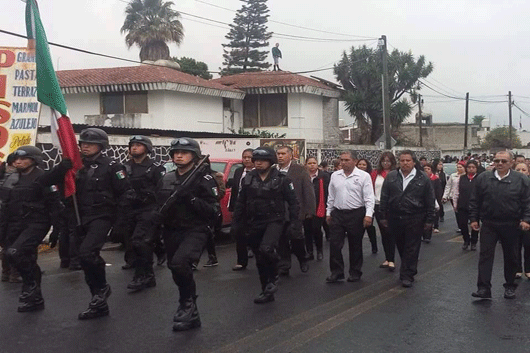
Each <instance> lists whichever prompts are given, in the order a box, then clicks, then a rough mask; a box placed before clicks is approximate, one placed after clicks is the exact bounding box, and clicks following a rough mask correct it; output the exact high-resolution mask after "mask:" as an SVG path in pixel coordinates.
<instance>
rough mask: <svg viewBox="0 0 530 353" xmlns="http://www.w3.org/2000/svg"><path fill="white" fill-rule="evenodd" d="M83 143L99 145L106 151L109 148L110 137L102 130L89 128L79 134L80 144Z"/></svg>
mask: <svg viewBox="0 0 530 353" xmlns="http://www.w3.org/2000/svg"><path fill="white" fill-rule="evenodd" d="M81 142H86V143H95V144H98V145H100V146H101V149H102V150H104V149H107V148H108V147H109V135H107V133H106V132H105V131H103V130H101V129H98V128H96V127H89V128H87V129H84V130H83V131H81V133H80V134H79V143H81Z"/></svg>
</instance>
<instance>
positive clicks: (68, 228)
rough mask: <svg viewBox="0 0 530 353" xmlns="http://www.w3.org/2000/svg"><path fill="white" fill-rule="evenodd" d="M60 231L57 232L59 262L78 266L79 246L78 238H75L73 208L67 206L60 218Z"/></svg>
mask: <svg viewBox="0 0 530 353" xmlns="http://www.w3.org/2000/svg"><path fill="white" fill-rule="evenodd" d="M60 217H62V218H63V219H62V222H61V229H60V230H59V232H60V233H59V257H60V258H61V262H66V263H68V264H71V265H72V264H73V265H78V264H79V262H80V260H79V246H80V245H81V242H80V239H79V237H76V236H75V228H76V226H77V219H76V215H75V211H74V208H73V206H71V205H70V206H68V207H67V208H66V209H65V210H64V211H63V212H62V213H61V216H60ZM54 227H55V226H54Z"/></svg>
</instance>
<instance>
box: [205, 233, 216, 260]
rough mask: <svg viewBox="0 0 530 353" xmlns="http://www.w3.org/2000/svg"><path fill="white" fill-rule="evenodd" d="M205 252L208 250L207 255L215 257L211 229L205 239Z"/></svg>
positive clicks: (213, 234)
mask: <svg viewBox="0 0 530 353" xmlns="http://www.w3.org/2000/svg"><path fill="white" fill-rule="evenodd" d="M206 252H208V256H215V257H217V253H216V252H215V233H214V232H213V231H211V232H210V234H209V235H208V239H207V240H206Z"/></svg>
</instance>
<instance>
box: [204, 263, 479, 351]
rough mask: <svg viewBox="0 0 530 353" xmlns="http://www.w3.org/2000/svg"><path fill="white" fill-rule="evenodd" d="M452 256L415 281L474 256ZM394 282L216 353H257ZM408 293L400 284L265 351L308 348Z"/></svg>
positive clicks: (381, 283)
mask: <svg viewBox="0 0 530 353" xmlns="http://www.w3.org/2000/svg"><path fill="white" fill-rule="evenodd" d="M451 255H454V254H451ZM450 257H453V256H446V257H444V258H443V259H442V261H440V262H441V265H439V266H433V268H432V269H431V270H428V271H426V272H424V273H422V274H421V275H418V276H416V278H417V279H421V278H424V277H427V276H429V275H431V274H432V273H433V272H436V271H439V270H441V269H444V268H446V267H448V266H451V265H454V264H456V263H458V262H461V261H465V260H467V259H468V258H470V257H471V253H459V254H457V257H456V258H454V259H452V260H449V261H445V259H447V258H450ZM394 281H395V278H394V277H391V278H388V279H385V280H382V281H378V282H375V283H374V284H371V285H369V286H366V287H363V288H361V289H359V290H357V291H355V292H352V293H350V294H347V295H345V296H343V297H340V298H338V299H336V300H333V301H331V302H328V303H325V304H322V305H320V306H318V307H316V308H313V309H311V310H308V311H305V312H302V313H300V314H298V315H296V316H294V317H292V318H289V319H286V320H284V321H281V322H279V323H277V324H274V325H272V326H269V327H267V328H265V329H263V330H261V331H259V332H256V333H254V334H251V335H248V336H246V337H243V338H242V339H240V340H238V341H236V342H233V343H230V344H228V345H226V346H223V347H221V348H219V349H218V350H214V351H215V352H220V353H223V352H226V353H234V352H252V351H256V350H257V349H258V348H259V346H260V344H261V343H263V342H265V341H271V342H274V340H275V339H277V338H278V337H279V336H280V335H285V333H286V332H287V331H289V330H293V331H294V329H295V328H296V326H300V325H302V324H303V323H305V322H306V321H308V320H310V319H313V318H315V317H317V316H322V315H323V314H325V313H326V312H329V311H331V310H332V309H334V308H337V307H339V306H341V305H345V304H347V303H348V302H353V301H354V300H355V299H357V297H362V296H363V295H366V294H369V292H370V290H371V289H374V287H375V286H380V287H384V286H385V285H388V284H389V283H390V282H394ZM406 291H407V290H406V289H403V288H402V287H401V285H395V286H393V287H392V288H390V289H388V290H386V291H385V292H383V293H381V294H379V295H377V296H376V297H374V298H371V299H368V300H366V301H363V302H361V303H358V304H356V305H354V306H353V307H351V308H350V309H348V310H346V311H344V312H341V313H339V314H337V315H334V316H332V317H329V318H327V319H325V320H323V321H320V323H318V324H316V325H314V326H312V327H311V328H308V329H306V330H303V331H301V332H299V333H298V334H295V335H294V336H291V337H290V338H289V339H287V340H284V341H280V342H278V343H277V344H275V345H274V346H272V347H270V348H269V349H268V350H267V351H266V352H292V351H293V350H294V349H296V348H299V347H301V346H303V345H305V344H306V343H308V342H310V341H312V340H314V339H315V338H317V337H319V336H321V335H323V334H324V333H326V332H329V331H331V330H332V329H334V328H336V327H338V326H340V325H342V324H344V323H346V322H349V321H352V320H353V319H355V318H356V317H357V316H359V315H361V314H363V313H365V312H367V311H369V310H370V309H373V308H375V307H377V306H379V305H381V304H383V303H385V302H386V301H388V300H390V299H392V298H394V297H397V296H398V295H400V294H402V293H404V292H406ZM293 333H294V332H293Z"/></svg>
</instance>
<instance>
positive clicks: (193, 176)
mask: <svg viewBox="0 0 530 353" xmlns="http://www.w3.org/2000/svg"><path fill="white" fill-rule="evenodd" d="M209 157H210V155H209V154H207V155H206V156H204V157H203V158H201V160H199V163H197V165H196V166H195V168H194V169H193V170H192V171H191V173H190V175H188V176H187V178H186V179H185V180H184V181H183V182H182V184H180V185H178V186H177V187H176V188H175V191H173V193H172V194H171V195H170V196H169V197H168V198H167V200H166V202H164V204H163V205H162V206H161V207H160V208H159V209H158V214H159V215H161V216H165V214H166V212H167V210H168V209H169V208H170V207H171V206H172V205H173V204H174V203H175V202H176V201H177V200H178V197H179V194H181V193H182V190H185V189H187V188H189V186H190V185H191V184H193V183H194V182H195V180H197V178H199V177H201V176H202V172H204V171H205V170H206V168H207V167H208V166H209V164H208V163H206V161H207V160H208V158H209ZM176 172H177V171H175V173H176Z"/></svg>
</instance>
